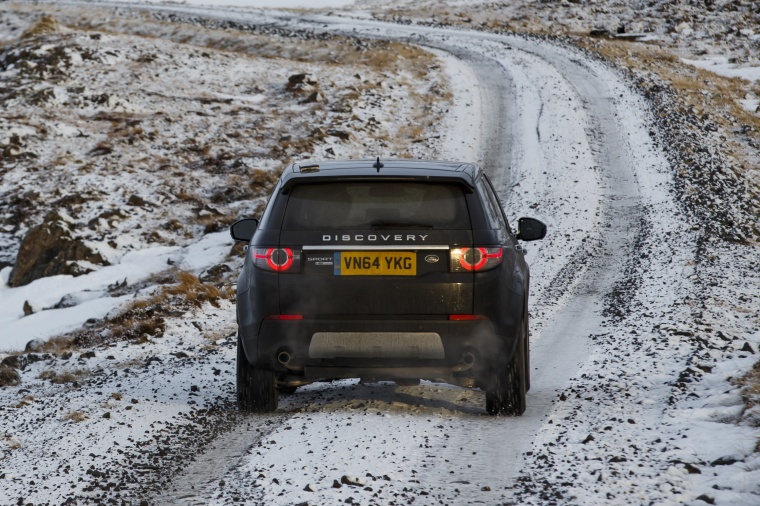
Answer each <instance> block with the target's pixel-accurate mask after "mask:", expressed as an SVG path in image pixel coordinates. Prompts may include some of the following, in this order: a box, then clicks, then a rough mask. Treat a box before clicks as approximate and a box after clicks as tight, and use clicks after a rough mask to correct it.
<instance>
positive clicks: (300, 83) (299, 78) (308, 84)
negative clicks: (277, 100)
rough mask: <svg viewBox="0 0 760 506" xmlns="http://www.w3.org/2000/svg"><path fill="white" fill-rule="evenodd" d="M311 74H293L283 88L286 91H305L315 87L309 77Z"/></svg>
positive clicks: (314, 82)
mask: <svg viewBox="0 0 760 506" xmlns="http://www.w3.org/2000/svg"><path fill="white" fill-rule="evenodd" d="M310 75H311V74H293V75H292V76H290V77H288V84H287V86H286V87H285V88H286V89H287V90H288V91H306V90H310V89H312V88H313V87H315V86H317V85H318V83H317V81H316V80H314V79H312V78H311V77H309V76H310Z"/></svg>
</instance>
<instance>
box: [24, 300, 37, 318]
mask: <svg viewBox="0 0 760 506" xmlns="http://www.w3.org/2000/svg"><path fill="white" fill-rule="evenodd" d="M39 312H40V307H39V306H38V305H37V304H34V303H31V302H29V301H28V300H25V301H24V316H29V315H30V314H34V313H39Z"/></svg>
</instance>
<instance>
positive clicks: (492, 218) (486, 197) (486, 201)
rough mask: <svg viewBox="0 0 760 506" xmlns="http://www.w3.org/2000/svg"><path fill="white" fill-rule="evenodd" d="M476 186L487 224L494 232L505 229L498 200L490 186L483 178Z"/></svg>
mask: <svg viewBox="0 0 760 506" xmlns="http://www.w3.org/2000/svg"><path fill="white" fill-rule="evenodd" d="M476 186H477V187H478V191H479V192H480V198H481V199H482V200H483V207H485V211H486V216H487V217H488V223H489V224H490V225H491V228H492V229H495V230H498V229H507V224H506V222H505V221H504V214H502V211H501V205H500V204H499V199H498V198H497V197H496V194H495V193H494V191H493V189H492V188H491V185H490V184H488V182H487V181H486V180H485V178H484V177H482V178H480V179H479V180H478V182H477V183H476Z"/></svg>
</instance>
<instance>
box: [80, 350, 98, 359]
mask: <svg viewBox="0 0 760 506" xmlns="http://www.w3.org/2000/svg"><path fill="white" fill-rule="evenodd" d="M79 358H85V359H87V358H95V352H94V351H86V352H84V353H82V354H81V355H79Z"/></svg>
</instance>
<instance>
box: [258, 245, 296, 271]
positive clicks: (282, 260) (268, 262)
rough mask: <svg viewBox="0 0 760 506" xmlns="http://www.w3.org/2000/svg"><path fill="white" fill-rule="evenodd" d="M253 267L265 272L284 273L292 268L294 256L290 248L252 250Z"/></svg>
mask: <svg viewBox="0 0 760 506" xmlns="http://www.w3.org/2000/svg"><path fill="white" fill-rule="evenodd" d="M252 251H253V253H252V255H253V265H255V266H256V267H258V268H259V269H263V270H265V271H274V272H285V271H287V270H288V269H290V268H291V267H292V266H293V263H294V260H295V256H296V255H294V254H293V250H292V249H290V248H252Z"/></svg>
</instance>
